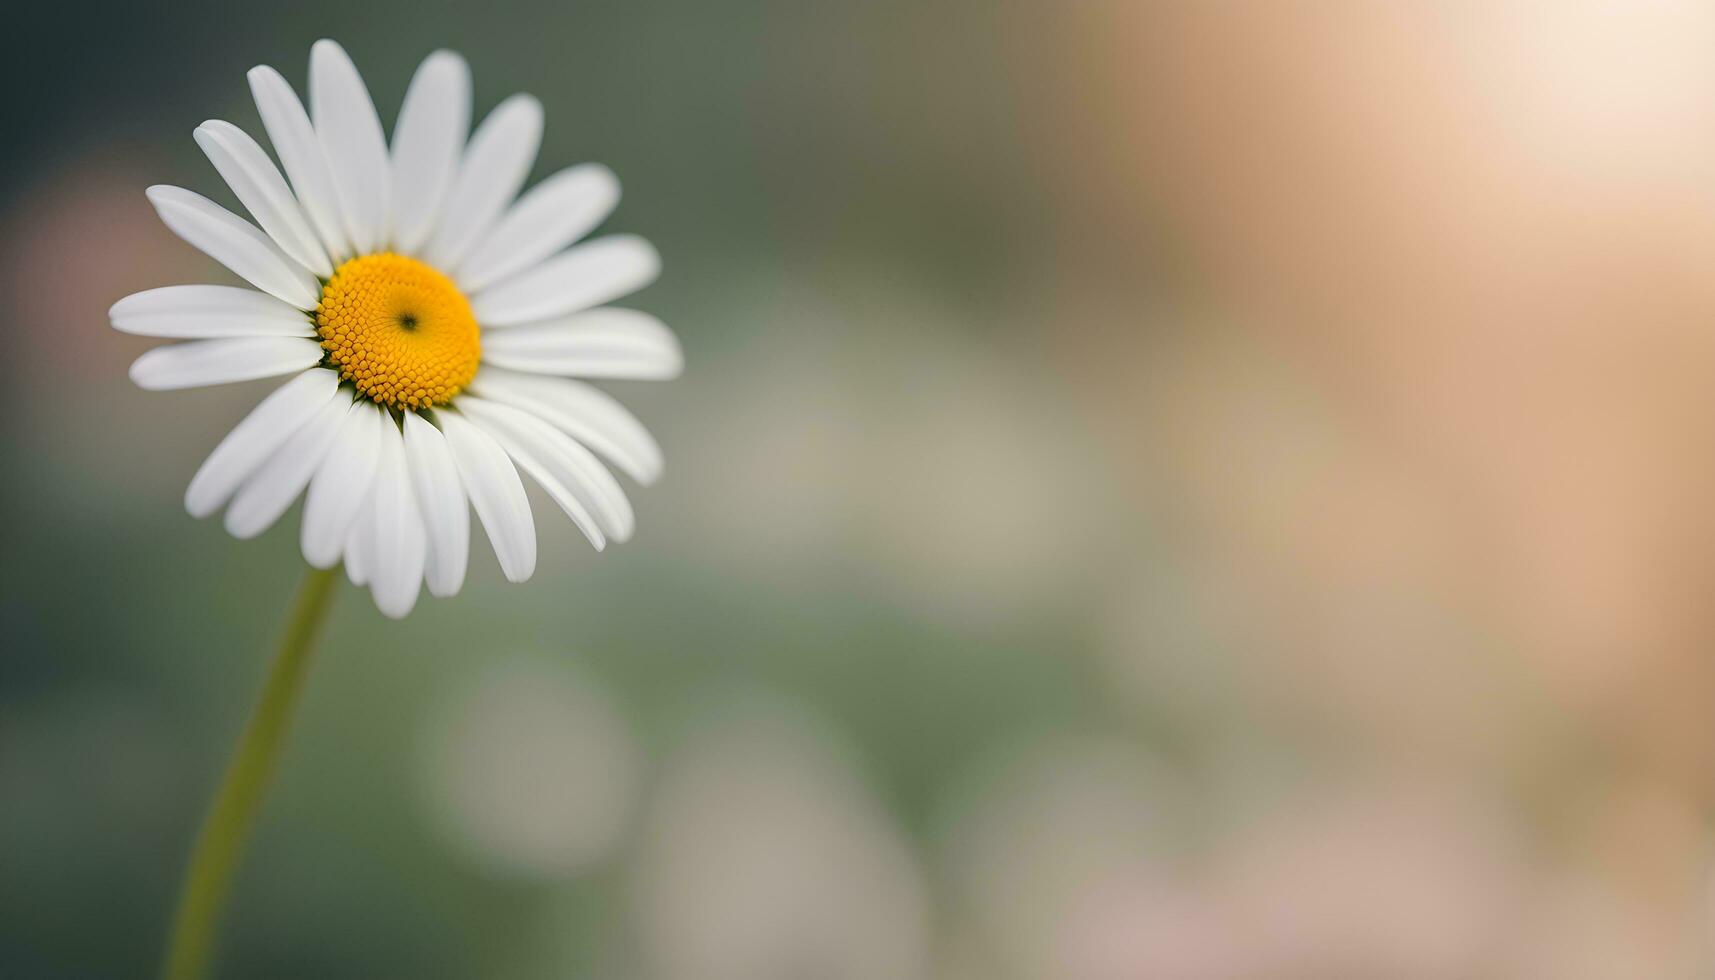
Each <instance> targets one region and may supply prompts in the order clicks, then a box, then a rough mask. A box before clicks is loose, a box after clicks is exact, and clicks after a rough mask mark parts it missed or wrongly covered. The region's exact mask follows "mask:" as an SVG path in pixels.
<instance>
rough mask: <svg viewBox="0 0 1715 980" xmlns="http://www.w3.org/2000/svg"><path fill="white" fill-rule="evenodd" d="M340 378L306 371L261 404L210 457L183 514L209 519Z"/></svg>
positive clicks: (323, 400)
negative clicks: (185, 512) (186, 512)
mask: <svg viewBox="0 0 1715 980" xmlns="http://www.w3.org/2000/svg"><path fill="white" fill-rule="evenodd" d="M338 388H339V378H338V377H337V376H336V375H335V374H334V373H333V372H332V371H323V370H321V369H320V368H315V369H312V370H309V371H305V372H304V373H303V374H300V375H298V376H297V377H295V378H293V379H292V380H290V381H288V382H286V383H285V384H283V385H281V386H280V387H278V388H276V389H274V391H273V393H271V394H270V395H269V396H268V397H267V398H264V399H262V401H261V402H259V403H258V404H257V405H256V407H255V408H253V409H251V410H250V414H249V415H246V416H245V417H244V420H243V421H242V422H239V423H238V424H237V425H235V426H233V427H232V431H231V432H228V433H227V434H226V438H224V439H222V440H220V445H218V446H216V447H214V452H212V453H209V454H208V459H206V460H204V461H203V464H202V466H201V467H199V468H198V469H197V472H196V476H194V477H191V485H190V487H189V488H188V489H187V490H185V510H187V511H189V512H190V515H191V516H192V517H207V516H208V515H210V514H212V513H214V512H215V511H217V510H219V509H220V505H221V504H224V503H226V501H227V498H229V497H231V496H232V493H233V491H234V490H237V489H238V485H239V484H241V483H243V482H244V481H245V479H246V478H248V477H249V476H250V474H252V473H254V472H256V470H257V468H259V467H260V466H261V465H262V463H263V462H264V461H265V460H267V459H268V457H270V456H272V455H273V454H274V451H275V450H277V449H279V448H280V446H281V445H282V444H284V443H285V442H286V440H287V439H290V438H291V437H292V434H293V433H294V432H296V431H298V429H299V427H301V426H302V425H304V423H306V422H308V421H309V420H310V419H311V418H312V417H314V416H315V414H316V413H317V412H318V411H320V410H321V407H322V406H323V405H326V404H327V403H328V402H329V401H330V400H332V399H333V397H334V394H335V392H336V391H337V390H338Z"/></svg>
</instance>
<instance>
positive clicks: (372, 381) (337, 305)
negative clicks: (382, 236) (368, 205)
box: [316, 252, 482, 411]
mask: <svg viewBox="0 0 1715 980" xmlns="http://www.w3.org/2000/svg"><path fill="white" fill-rule="evenodd" d="M316 330H317V332H318V333H320V334H321V337H322V349H323V350H325V351H327V352H328V360H329V362H330V363H331V364H332V366H333V367H335V368H337V369H338V370H339V375H340V377H342V378H344V379H345V380H347V381H350V382H351V383H352V384H355V385H356V386H357V390H358V391H359V392H361V393H362V394H364V395H367V396H368V397H370V398H372V399H374V400H375V401H376V402H378V403H380V404H382V405H386V406H388V407H389V408H396V409H399V410H401V411H404V410H414V409H419V408H426V407H428V406H430V405H442V404H445V403H446V402H448V401H451V400H452V397H453V396H454V395H456V394H458V393H459V391H460V390H461V389H462V388H464V386H465V385H467V384H470V379H471V378H472V377H474V376H475V375H476V366H477V362H478V361H479V360H480V359H481V357H482V344H481V342H480V340H479V339H478V335H479V334H480V331H479V330H478V329H477V326H476V316H475V315H474V314H473V313H471V310H470V301H469V300H467V299H465V298H464V294H463V293H461V292H459V290H458V287H457V286H455V285H453V281H452V280H451V279H448V278H447V277H446V276H445V275H443V274H441V273H440V272H439V271H438V270H436V269H433V268H430V267H429V266H427V265H424V264H423V263H421V262H418V261H417V260H416V259H411V258H406V257H405V256H403V255H394V254H393V253H392V252H381V253H378V254H375V255H364V256H359V257H358V258H355V259H350V260H348V261H346V262H345V263H343V264H341V265H340V267H339V268H338V269H335V270H334V273H333V278H332V279H329V280H328V282H327V285H326V286H324V287H322V301H321V302H320V303H319V304H317V306H316Z"/></svg>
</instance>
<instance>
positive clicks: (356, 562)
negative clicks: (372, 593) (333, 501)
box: [342, 484, 375, 588]
mask: <svg viewBox="0 0 1715 980" xmlns="http://www.w3.org/2000/svg"><path fill="white" fill-rule="evenodd" d="M374 511H375V485H374V484H370V487H369V493H368V494H367V495H366V496H365V497H364V498H363V503H362V504H360V505H359V506H358V508H357V514H358V519H357V520H355V521H352V522H351V530H349V531H347V532H346V533H345V552H344V557H343V559H342V564H344V565H345V576H346V578H349V579H351V584H352V585H355V586H357V587H358V588H362V587H364V586H366V585H368V584H369V582H370V580H371V579H372V578H373V577H374V575H375V571H374V569H375V522H374V521H372V520H370V519H369V515H370V514H372V513H374Z"/></svg>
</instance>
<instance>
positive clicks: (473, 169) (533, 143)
mask: <svg viewBox="0 0 1715 980" xmlns="http://www.w3.org/2000/svg"><path fill="white" fill-rule="evenodd" d="M541 144H542V103H540V102H537V101H536V99H535V98H534V97H532V96H528V95H514V96H512V97H511V98H509V99H507V100H506V101H505V102H502V103H500V104H499V105H498V106H495V107H494V111H493V112H490V113H489V114H488V118H486V119H484V120H483V121H482V125H480V126H478V127H477V128H476V132H475V133H474V134H473V135H472V136H471V138H470V146H468V147H466V149H465V153H464V159H463V161H462V162H460V164H459V173H458V177H456V178H455V179H454V180H453V186H452V190H451V191H450V192H448V194H447V204H446V209H445V210H444V211H442V212H441V220H440V224H439V226H438V227H437V228H436V229H435V233H434V236H433V237H432V238H430V239H429V248H428V251H427V252H426V253H425V254H426V255H427V257H428V260H429V262H430V263H431V264H433V265H435V266H436V267H438V268H441V269H451V268H454V267H455V266H457V265H458V263H459V261H460V260H461V259H463V258H464V256H465V253H466V252H468V251H469V250H470V247H471V246H472V245H474V244H475V243H476V240H477V239H478V238H479V237H481V236H482V235H483V233H484V232H486V231H488V229H489V227H490V226H492V225H493V224H494V220H495V219H496V218H498V217H499V216H500V211H501V209H502V208H504V207H506V205H508V204H510V203H511V202H512V199H513V198H514V197H516V196H518V189H519V188H520V187H523V186H524V178H526V177H528V176H529V175H530V167H531V165H532V164H534V163H535V162H536V150H537V149H538V148H539V147H540V146H541Z"/></svg>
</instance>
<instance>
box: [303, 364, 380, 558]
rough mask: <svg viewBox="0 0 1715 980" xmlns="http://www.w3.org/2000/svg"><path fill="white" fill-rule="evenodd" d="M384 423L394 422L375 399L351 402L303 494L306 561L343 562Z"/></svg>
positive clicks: (371, 478) (371, 479)
mask: <svg viewBox="0 0 1715 980" xmlns="http://www.w3.org/2000/svg"><path fill="white" fill-rule="evenodd" d="M328 373H330V374H331V373H333V372H331V371H330V372H328ZM384 424H391V423H388V422H387V421H386V419H385V418H384V416H383V415H382V413H381V410H380V409H379V408H377V407H376V405H375V403H374V402H372V401H368V400H366V399H358V400H357V401H354V402H352V403H351V408H350V409H349V410H348V411H347V412H346V414H345V420H344V421H343V422H341V423H340V427H339V435H337V436H335V437H334V443H333V447H332V448H330V449H329V450H328V454H327V456H326V457H324V458H323V459H322V465H320V466H318V467H316V475H315V476H314V477H313V478H312V479H311V480H310V492H309V493H308V494H307V495H306V496H305V497H304V520H303V526H302V528H301V531H302V540H301V542H300V543H301V544H302V546H303V550H304V560H305V561H307V562H309V563H310V564H311V565H314V566H315V567H317V568H332V567H333V566H334V563H335V562H338V561H339V555H340V549H341V546H343V545H344V544H345V540H346V534H347V533H348V532H349V531H350V530H351V523H352V521H353V520H354V519H356V518H357V514H358V509H359V508H361V507H362V506H363V503H364V501H365V500H367V499H368V497H369V487H370V484H371V483H373V482H374V480H375V459H376V453H377V447H378V446H379V445H380V442H381V426H382V425H384Z"/></svg>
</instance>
